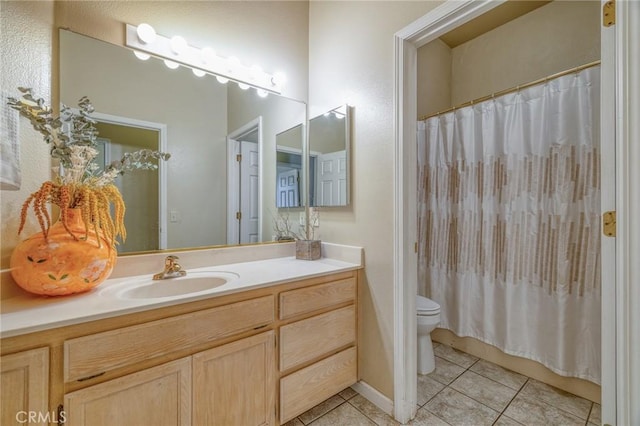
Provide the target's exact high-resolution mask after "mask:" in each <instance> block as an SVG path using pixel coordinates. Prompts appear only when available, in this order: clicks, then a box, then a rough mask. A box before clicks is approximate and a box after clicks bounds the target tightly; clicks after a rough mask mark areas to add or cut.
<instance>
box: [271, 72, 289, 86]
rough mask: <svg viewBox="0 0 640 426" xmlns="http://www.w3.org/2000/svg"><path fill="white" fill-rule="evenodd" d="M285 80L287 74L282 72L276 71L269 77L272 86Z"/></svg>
mask: <svg viewBox="0 0 640 426" xmlns="http://www.w3.org/2000/svg"><path fill="white" fill-rule="evenodd" d="M286 81H287V76H286V75H285V73H283V72H277V73H275V74H274V75H273V77H272V78H271V83H272V84H273V85H274V86H282V85H283V84H284V83H285V82H286Z"/></svg>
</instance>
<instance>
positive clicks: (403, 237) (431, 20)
mask: <svg viewBox="0 0 640 426" xmlns="http://www.w3.org/2000/svg"><path fill="white" fill-rule="evenodd" d="M509 3H511V2H509ZM514 3H516V2H514ZM501 4H503V2H477V1H463V2H453V1H450V2H446V3H444V4H443V5H441V6H439V7H438V8H436V9H434V10H433V11H431V12H429V13H428V14H427V15H425V16H423V17H422V18H420V19H418V20H417V21H415V22H413V23H412V24H411V25H409V26H407V27H405V28H404V29H402V30H401V31H399V32H398V33H396V35H395V65H396V73H395V76H396V77H395V78H396V93H395V111H396V118H397V120H396V123H397V124H396V129H395V132H396V135H395V136H396V151H395V154H396V155H395V160H396V163H395V165H396V173H395V200H394V201H395V203H394V205H395V218H396V219H395V226H396V228H395V239H394V246H395V250H394V265H395V266H394V297H395V303H394V320H395V324H394V400H395V401H394V402H395V404H394V416H395V418H396V419H397V420H399V421H402V422H406V421H408V420H409V419H410V418H412V417H413V415H415V410H416V408H415V396H416V384H415V377H416V324H415V318H416V311H415V294H416V292H417V257H416V255H415V252H414V247H415V243H416V239H415V235H416V234H415V230H416V229H417V224H416V217H417V214H416V212H417V203H416V200H415V196H414V194H416V183H417V170H416V165H415V161H414V158H416V130H417V117H418V111H417V104H418V99H417V61H418V48H419V47H421V46H424V45H426V44H427V43H429V42H431V41H433V40H435V39H437V38H439V37H441V36H443V35H445V34H447V33H449V32H450V31H451V30H453V29H455V28H457V27H460V26H462V25H463V24H465V23H467V22H469V21H471V20H473V19H474V18H476V17H480V16H482V15H484V14H486V13H487V12H490V11H491V10H493V9H494V8H497V7H498V6H500V5H501ZM600 37H601V43H602V46H603V48H602V50H603V54H604V52H605V47H604V46H605V45H606V43H608V42H611V39H610V38H608V36H607V35H606V34H605V31H603V32H602V33H601V36H600ZM609 46H613V45H612V44H610V45H609ZM613 50H614V49H612V51H613ZM609 59H610V58H609ZM605 62H607V61H605V58H604V56H603V65H602V71H603V72H602V80H603V82H604V81H605V80H606V79H607V78H608V77H611V76H612V74H611V71H612V69H611V68H610V64H611V62H608V64H607V63H605ZM604 87H605V86H604V85H603V88H604ZM612 92H613V91H612ZM604 102H605V99H602V104H603V105H604ZM612 109H613V108H612ZM603 110H605V107H604V106H603ZM422 114H424V112H423V113H422ZM605 120H606V119H605V118H604V117H603V118H602V126H603V127H604V126H605ZM602 161H603V162H604V161H605V158H604V157H603V159H602ZM602 192H603V193H604V192H605V188H604V187H603V188H602ZM612 192H614V191H612ZM602 207H603V208H604V207H605V204H604V199H603V205H602ZM602 250H603V253H604V252H605V247H604V245H603V249H602ZM614 251H615V250H611V252H614ZM603 263H604V256H603ZM603 275H604V274H603ZM603 299H604V295H603ZM604 338H605V336H604V335H603V339H604ZM612 346H613V345H612ZM603 361H604V360H603ZM603 364H604V362H603ZM604 368H605V367H604V365H603V370H604ZM603 377H605V380H606V374H604V373H603ZM604 386H605V383H604V382H603V388H604ZM603 397H604V392H603ZM603 402H605V401H603ZM603 408H604V407H603Z"/></svg>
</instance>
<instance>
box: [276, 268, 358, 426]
mask: <svg viewBox="0 0 640 426" xmlns="http://www.w3.org/2000/svg"><path fill="white" fill-rule="evenodd" d="M356 288H357V285H356V278H355V276H354V277H349V278H345V279H342V280H337V281H334V282H330V283H325V284H321V285H316V286H311V287H305V288H300V289H295V290H291V291H287V292H283V293H281V294H280V318H281V319H294V321H292V322H289V323H287V324H284V325H282V326H281V327H280V330H279V331H280V348H279V349H280V372H281V379H280V423H286V422H287V421H289V420H291V419H292V418H294V417H296V416H297V415H299V414H300V413H303V412H305V411H306V410H308V409H309V408H312V407H314V406H315V405H317V404H319V403H320V402H322V401H324V400H325V399H327V398H329V397H330V396H332V395H334V394H336V393H338V392H340V391H341V390H343V389H344V388H346V387H348V386H350V385H352V384H354V383H355V382H356V381H357V376H358V370H357V350H356V342H357V339H356V327H357V309H356V306H357V305H356V300H357V297H356V295H357V291H356Z"/></svg>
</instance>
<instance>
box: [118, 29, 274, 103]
mask: <svg viewBox="0 0 640 426" xmlns="http://www.w3.org/2000/svg"><path fill="white" fill-rule="evenodd" d="M143 25H144V26H148V24H141V25H140V26H141V27H142V26H143ZM149 27H150V26H149ZM145 28H146V27H145ZM146 40H147V41H146V42H145V41H143V39H142V38H140V37H139V36H138V27H136V26H134V25H130V24H126V42H125V44H126V46H127V47H130V48H131V49H134V52H135V51H139V52H144V53H147V54H150V55H153V56H156V57H158V58H160V59H164V60H165V62H166V61H169V62H173V63H177V64H182V65H186V66H187V67H190V68H193V69H194V70H195V69H197V70H201V71H204V72H207V73H211V74H215V75H216V77H217V78H218V81H225V80H227V79H228V80H233V81H236V82H238V83H239V84H245V85H248V86H253V87H255V88H256V89H261V90H263V91H266V92H271V93H276V94H280V93H281V92H282V85H283V83H284V77H283V76H282V75H281V74H275V75H271V74H269V73H266V72H264V71H262V69H260V68H259V67H255V66H254V67H248V66H245V65H243V64H241V63H240V61H238V60H237V59H236V58H230V59H227V58H222V57H220V56H217V55H215V53H213V52H212V51H211V49H208V48H205V49H199V48H197V47H194V46H191V45H189V44H188V43H187V42H186V41H184V39H182V38H180V39H177V38H176V37H174V38H173V39H170V38H168V37H164V36H162V35H160V34H154V37H150V38H146ZM172 40H173V42H172ZM176 40H178V41H177V42H176ZM203 51H204V52H203ZM259 93H265V92H259ZM261 96H262V95H261Z"/></svg>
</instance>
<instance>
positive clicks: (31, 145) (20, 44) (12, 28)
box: [0, 1, 54, 269]
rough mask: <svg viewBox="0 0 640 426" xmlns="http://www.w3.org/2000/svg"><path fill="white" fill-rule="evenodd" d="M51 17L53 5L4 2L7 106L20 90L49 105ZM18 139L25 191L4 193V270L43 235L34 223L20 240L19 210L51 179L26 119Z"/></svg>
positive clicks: (0, 40) (1, 63) (45, 150)
mask: <svg viewBox="0 0 640 426" xmlns="http://www.w3.org/2000/svg"><path fill="white" fill-rule="evenodd" d="M53 16H54V13H53V3H50V2H30V1H2V2H0V28H1V30H0V67H1V68H0V69H1V72H0V79H1V81H2V86H1V87H2V102H3V103H4V102H6V100H5V99H4V96H5V94H7V95H9V96H14V97H18V96H19V92H18V90H17V87H18V86H26V87H31V88H33V89H34V92H35V93H36V94H37V95H38V96H39V97H42V98H45V99H47V100H48V99H50V96H51V55H52V53H51V52H52V31H53ZM5 92H6V93H5ZM0 110H4V106H3V107H2V109H0ZM19 138H20V166H21V169H22V186H21V188H20V190H18V191H0V202H1V206H2V212H1V214H2V220H1V223H2V225H1V226H2V231H1V235H2V241H1V253H2V261H1V267H2V269H4V268H8V267H9V258H10V257H11V252H12V251H13V248H14V247H15V246H16V244H17V243H18V242H19V241H20V240H22V239H23V238H24V236H28V235H30V234H33V233H34V232H37V231H38V230H39V229H40V228H39V227H38V225H37V222H36V221H35V220H34V221H30V222H29V224H28V226H27V227H26V228H25V230H24V231H23V234H22V235H21V236H18V235H17V231H18V225H19V221H20V214H19V212H20V207H21V206H22V203H23V202H24V201H25V200H26V199H27V197H28V196H29V194H31V193H32V192H33V191H35V190H36V189H38V188H39V187H40V185H41V184H42V183H43V182H44V181H46V180H48V179H49V178H50V177H51V171H50V167H51V161H50V158H49V147H48V146H47V145H46V144H45V143H44V141H43V140H42V136H41V135H40V133H37V132H36V131H34V130H33V129H32V127H31V125H30V124H29V122H28V121H27V120H26V119H20V126H19Z"/></svg>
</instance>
